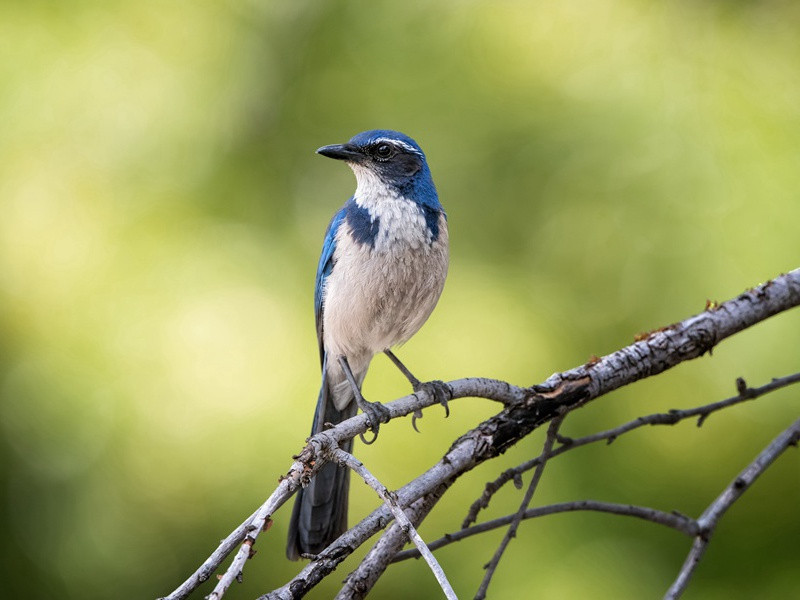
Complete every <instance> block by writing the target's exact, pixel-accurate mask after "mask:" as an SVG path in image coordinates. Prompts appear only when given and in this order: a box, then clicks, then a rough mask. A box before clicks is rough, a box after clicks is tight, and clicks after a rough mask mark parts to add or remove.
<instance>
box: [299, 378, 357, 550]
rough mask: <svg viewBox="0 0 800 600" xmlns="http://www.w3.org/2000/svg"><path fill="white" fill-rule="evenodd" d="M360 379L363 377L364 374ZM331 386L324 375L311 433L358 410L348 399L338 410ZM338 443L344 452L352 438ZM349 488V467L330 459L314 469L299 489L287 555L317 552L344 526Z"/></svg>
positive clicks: (348, 447) (335, 536)
mask: <svg viewBox="0 0 800 600" xmlns="http://www.w3.org/2000/svg"><path fill="white" fill-rule="evenodd" d="M359 379H363V375H362V376H361V377H360V378H359ZM330 387H332V386H330V383H329V382H328V381H327V378H326V377H324V376H323V378H322V388H321V389H320V391H319V399H318V400H317V410H316V412H315V413H314V423H313V425H312V427H311V435H314V434H315V433H319V432H320V431H322V430H323V429H324V428H325V423H332V424H336V423H339V422H341V421H344V420H345V419H349V418H350V417H352V416H355V414H356V411H357V410H358V407H357V405H356V403H355V402H349V403H348V404H347V405H346V406H345V407H344V408H343V409H342V410H337V409H336V407H335V406H334V402H333V398H332V397H331V395H332V394H331V391H330ZM340 447H341V448H342V450H344V451H345V452H351V451H352V449H353V440H347V441H346V442H343V443H342V444H341V445H340ZM349 489H350V470H349V469H348V468H346V467H340V466H339V465H337V464H336V463H331V462H329V463H326V464H325V465H324V466H323V467H322V468H321V469H320V470H319V471H318V472H317V474H316V475H315V476H314V478H313V479H312V480H311V483H309V484H308V486H307V487H306V488H304V489H302V488H301V489H300V490H298V492H297V497H296V498H295V501H294V509H293V510H292V519H291V521H290V523H289V540H288V543H287V545H286V556H288V557H289V559H291V560H297V559H298V558H300V556H301V555H302V554H319V553H320V552H322V551H323V550H324V549H325V548H327V547H328V546H329V545H330V544H331V542H333V541H334V540H335V539H336V538H338V537H339V536H340V535H342V533H344V532H345V531H346V530H347V498H348V492H349Z"/></svg>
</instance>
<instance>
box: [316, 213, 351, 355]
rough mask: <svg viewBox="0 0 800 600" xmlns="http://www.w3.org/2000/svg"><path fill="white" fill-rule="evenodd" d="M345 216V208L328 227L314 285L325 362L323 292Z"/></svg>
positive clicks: (334, 216)
mask: <svg viewBox="0 0 800 600" xmlns="http://www.w3.org/2000/svg"><path fill="white" fill-rule="evenodd" d="M344 217H345V208H342V209H341V210H340V211H339V212H337V213H336V214H335V215H333V218H332V219H331V222H330V223H329V224H328V229H326V230H325V241H324V242H323V243H322V254H321V255H320V257H319V265H318V266H317V281H316V286H315V287H314V313H315V315H316V319H317V342H318V343H319V360H320V363H322V364H324V362H325V348H324V347H323V345H322V315H323V312H324V311H325V301H324V298H323V297H322V292H323V290H324V288H325V280H326V279H327V278H328V275H330V274H331V271H332V270H333V252H334V250H336V232H337V231H338V230H339V226H340V225H341V224H342V221H343V220H344Z"/></svg>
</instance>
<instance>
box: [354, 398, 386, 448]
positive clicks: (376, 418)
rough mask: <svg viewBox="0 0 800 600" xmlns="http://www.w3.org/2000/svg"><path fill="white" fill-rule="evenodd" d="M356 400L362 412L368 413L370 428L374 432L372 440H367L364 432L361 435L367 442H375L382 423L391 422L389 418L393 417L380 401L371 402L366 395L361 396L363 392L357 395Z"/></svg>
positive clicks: (362, 439)
mask: <svg viewBox="0 0 800 600" xmlns="http://www.w3.org/2000/svg"><path fill="white" fill-rule="evenodd" d="M356 402H357V403H358V407H359V408H360V409H361V412H363V413H364V414H366V415H367V419H369V428H370V431H372V434H373V437H372V439H371V440H370V441H367V439H366V438H365V437H364V434H363V433H361V434H359V437H360V438H361V441H362V442H364V443H365V444H367V445H369V444H373V443H375V440H377V439H378V431H379V430H380V427H381V423H388V422H389V418H390V417H391V414H390V413H389V409H388V408H386V407H385V406H384V405H383V404H381V403H380V402H369V401H367V400H365V399H364V396H361V394H358V395H357V396H356Z"/></svg>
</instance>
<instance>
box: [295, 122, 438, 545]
mask: <svg viewBox="0 0 800 600" xmlns="http://www.w3.org/2000/svg"><path fill="white" fill-rule="evenodd" d="M317 153H318V154H321V155H322V156H325V157H328V158H332V159H336V160H340V161H344V162H345V163H346V164H347V165H348V166H349V167H350V168H351V169H352V171H353V173H354V174H355V177H356V190H355V193H354V194H353V196H352V197H351V198H350V199H349V200H347V202H345V204H344V206H342V208H341V209H340V210H339V211H338V212H336V214H334V216H333V218H332V219H331V221H330V224H329V225H328V228H327V230H326V232H325V239H324V242H323V245H322V253H321V256H320V259H319V265H318V267H317V276H316V287H315V292H314V308H315V316H316V326H317V340H318V343H319V355H320V364H321V367H322V385H321V387H320V391H319V397H318V399H317V406H316V411H315V413H314V420H313V423H312V427H311V434H312V435H314V434H316V433H319V432H320V431H322V430H323V429H325V428H328V427H330V426H332V425H335V424H337V423H339V422H341V421H343V420H345V419H348V418H350V417H353V416H355V414H356V413H357V409H358V408H359V407H360V408H361V409H362V411H364V412H365V413H366V414H367V416H368V419H369V427H370V429H371V430H372V432H373V434H374V435H375V437H377V434H378V429H379V427H380V423H381V422H386V421H387V420H388V417H389V414H388V410H387V409H386V408H385V407H384V406H383V405H382V404H380V403H378V402H368V401H367V400H365V399H364V397H363V395H362V394H361V385H362V383H363V382H364V377H365V376H366V374H367V369H368V368H369V365H370V362H371V361H372V358H373V357H374V356H375V355H376V354H379V353H385V354H386V356H387V357H388V358H389V359H390V360H391V361H392V362H393V363H394V364H395V365H396V366H397V368H398V369H399V370H400V371H401V372H402V373H403V375H404V376H405V377H406V378H407V379H408V381H409V382H410V383H411V386H412V388H413V389H414V391H415V392H417V391H420V390H426V391H428V393H430V394H432V395H433V396H434V397H435V398H436V399H437V400H438V401H439V402H441V403H442V404H443V405H445V409H447V400H448V399H449V396H450V390H449V388H448V387H447V385H446V384H444V383H442V382H441V381H438V380H436V381H429V382H421V381H420V380H419V379H417V378H416V377H414V375H413V374H412V373H411V372H410V371H409V370H408V369H407V368H406V367H405V365H403V363H402V362H400V360H399V359H398V358H397V356H396V355H395V354H394V353H393V352H392V350H391V348H392V347H394V346H397V345H399V344H402V343H404V342H406V341H408V340H409V339H410V338H411V337H412V336H413V335H414V334H415V333H416V332H417V331H418V330H419V329H420V327H422V325H423V324H424V323H425V321H426V320H427V319H428V317H429V316H430V315H431V313H432V312H433V309H434V307H435V306H436V303H437V302H438V300H439V297H440V296H441V294H442V290H443V288H444V283H445V279H446V277H447V270H448V263H449V234H448V229H447V215H446V214H445V211H444V209H443V208H442V205H441V204H440V202H439V197H438V194H437V191H436V186H435V185H434V183H433V178H432V177H431V172H430V169H429V167H428V163H427V159H426V157H425V154H424V153H423V151H422V149H421V148H420V146H419V144H417V142H415V141H414V140H413V139H412V138H410V137H409V136H407V135H405V134H403V133H400V132H398V131H392V130H387V129H376V130H370V131H364V132H362V133H359V134H357V135H355V136H354V137H352V138H351V139H350V140H349V141H348V142H346V143H344V144H333V145H330V146H323V147H321V148H319V149H318V150H317ZM417 416H419V414H418V415H417ZM415 429H416V427H415ZM362 440H363V441H365V442H366V440H364V438H363V436H362ZM372 441H374V438H373V440H372ZM366 443H372V442H366ZM352 445H353V441H352V440H347V441H345V442H343V443H342V444H340V447H341V448H342V449H343V450H345V451H346V452H351V451H352ZM349 480H350V476H349V470H348V469H347V468H345V467H343V466H339V465H337V464H335V463H333V462H329V463H326V464H325V465H323V466H322V468H321V469H320V470H319V471H318V472H317V474H316V476H315V477H313V478H312V479H311V481H310V482H309V484H308V485H307V486H306V487H305V488H301V489H300V490H299V491H298V493H297V497H296V499H295V504H294V508H293V511H292V516H291V520H290V524H289V535H288V542H287V548H286V554H287V556H288V558H290V559H292V560H297V559H298V558H300V557H309V556H315V555H317V554H319V553H320V552H322V550H324V549H325V548H327V547H328V546H329V545H330V544H331V542H333V541H334V540H335V539H336V538H337V537H339V536H340V535H341V534H342V533H343V532H344V531H346V530H347V501H348V492H349Z"/></svg>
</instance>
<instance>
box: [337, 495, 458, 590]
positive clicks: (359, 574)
mask: <svg viewBox="0 0 800 600" xmlns="http://www.w3.org/2000/svg"><path fill="white" fill-rule="evenodd" d="M451 483H452V482H450V483H444V484H442V485H441V486H439V488H438V489H437V490H435V491H434V492H433V493H431V494H427V495H425V496H423V497H422V498H420V499H419V500H417V501H416V502H414V503H413V504H412V505H411V506H409V507H408V508H407V509H406V510H405V512H406V514H407V515H408V518H409V519H410V520H411V522H412V523H414V525H415V526H416V525H419V523H421V522H422V520H423V519H424V518H425V517H426V516H428V513H429V512H430V511H431V510H432V509H433V507H434V506H435V505H436V503H437V502H438V501H439V499H440V498H441V497H442V495H444V493H445V491H447V489H449V487H450V484H451ZM405 541H406V536H405V533H404V532H403V530H402V528H401V527H399V526H398V525H397V523H394V524H393V525H392V526H391V527H390V528H389V530H388V531H387V532H386V533H384V534H383V535H382V536H381V538H380V539H379V540H378V541H377V543H376V544H375V545H374V546H373V547H372V548H371V549H370V551H369V552H368V553H367V555H366V556H365V557H364V560H362V561H361V564H359V565H358V568H356V569H355V570H354V571H353V572H352V573H350V574H349V575H348V576H347V578H346V579H345V585H344V587H343V588H342V589H341V591H340V592H339V593H338V594H337V596H336V600H355V599H360V598H363V597H365V596H366V595H367V592H369V591H370V590H371V589H372V587H373V586H374V585H375V584H376V583H377V581H378V578H379V577H380V576H381V575H383V572H384V571H385V570H386V568H387V567H388V566H389V564H391V562H392V557H393V556H394V555H395V554H397V553H398V551H399V550H400V549H401V548H402V547H403V546H404V545H405ZM413 551H414V552H416V556H417V557H419V556H420V554H419V551H418V550H413Z"/></svg>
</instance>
